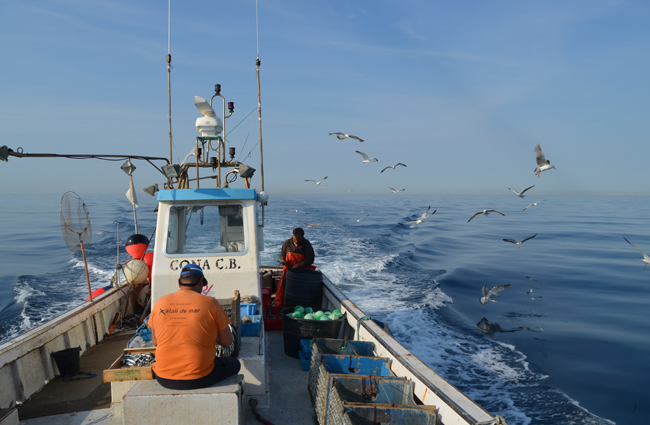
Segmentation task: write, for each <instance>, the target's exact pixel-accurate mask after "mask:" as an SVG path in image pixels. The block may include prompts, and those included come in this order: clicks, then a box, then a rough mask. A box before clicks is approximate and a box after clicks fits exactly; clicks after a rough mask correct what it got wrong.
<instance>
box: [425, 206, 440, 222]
mask: <svg viewBox="0 0 650 425" xmlns="http://www.w3.org/2000/svg"><path fill="white" fill-rule="evenodd" d="M429 208H431V207H429ZM427 211H429V210H427ZM436 211H438V210H433V212H432V213H431V214H429V215H428V216H426V217H422V220H424V219H425V218H429V217H431V216H432V215H434V214H435V213H436Z"/></svg>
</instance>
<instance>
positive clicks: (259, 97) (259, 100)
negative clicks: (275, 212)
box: [255, 55, 264, 222]
mask: <svg viewBox="0 0 650 425" xmlns="http://www.w3.org/2000/svg"><path fill="white" fill-rule="evenodd" d="M261 64H262V62H261V61H260V57H259V55H258V56H257V60H256V61H255V65H256V68H257V71H256V73H257V115H258V116H257V119H258V120H259V122H260V174H261V175H262V191H264V149H263V148H262V94H261V91H260V65H261ZM262 211H264V210H263V209H262ZM263 221H264V218H262V222H263Z"/></svg>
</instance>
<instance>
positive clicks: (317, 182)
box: [305, 176, 327, 186]
mask: <svg viewBox="0 0 650 425" xmlns="http://www.w3.org/2000/svg"><path fill="white" fill-rule="evenodd" d="M325 179H327V176H325V177H323V178H322V179H320V180H318V181H316V180H305V181H306V182H314V183H316V186H320V184H321V183H322V182H323V180H325Z"/></svg>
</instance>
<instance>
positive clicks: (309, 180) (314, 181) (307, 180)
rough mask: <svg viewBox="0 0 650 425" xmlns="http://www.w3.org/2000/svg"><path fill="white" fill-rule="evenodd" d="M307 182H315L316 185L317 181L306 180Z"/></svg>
mask: <svg viewBox="0 0 650 425" xmlns="http://www.w3.org/2000/svg"><path fill="white" fill-rule="evenodd" d="M305 181H306V182H314V183H316V180H305Z"/></svg>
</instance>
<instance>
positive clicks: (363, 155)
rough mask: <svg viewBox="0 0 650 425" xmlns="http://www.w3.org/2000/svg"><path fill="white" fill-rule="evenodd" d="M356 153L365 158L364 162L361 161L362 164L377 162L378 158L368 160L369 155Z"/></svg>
mask: <svg viewBox="0 0 650 425" xmlns="http://www.w3.org/2000/svg"><path fill="white" fill-rule="evenodd" d="M355 152H356V153H358V154H359V155H361V156H362V157H363V161H361V163H362V164H363V163H364V162H377V158H368V155H366V154H365V153H363V152H360V151H355Z"/></svg>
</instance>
